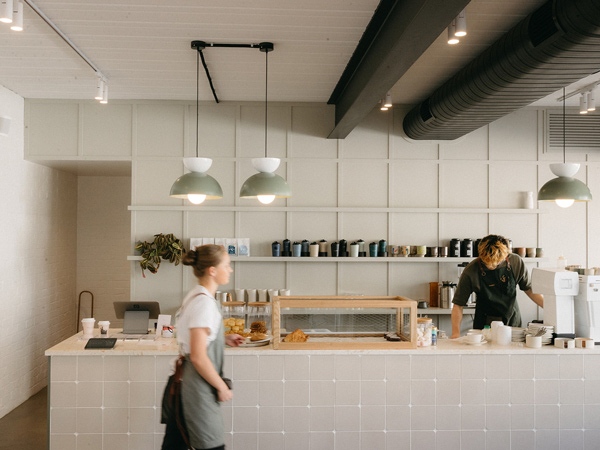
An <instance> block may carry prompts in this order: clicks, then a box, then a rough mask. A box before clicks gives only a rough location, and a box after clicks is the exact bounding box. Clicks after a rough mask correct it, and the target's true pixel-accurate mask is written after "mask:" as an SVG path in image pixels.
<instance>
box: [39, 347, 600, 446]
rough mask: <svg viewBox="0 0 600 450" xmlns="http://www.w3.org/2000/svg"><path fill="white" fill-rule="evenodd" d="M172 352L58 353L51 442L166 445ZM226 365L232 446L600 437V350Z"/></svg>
mask: <svg viewBox="0 0 600 450" xmlns="http://www.w3.org/2000/svg"><path fill="white" fill-rule="evenodd" d="M172 360H173V357H169V356H104V357H87V356H80V357H52V391H51V393H52V396H51V404H52V408H51V412H50V414H51V433H52V439H51V442H52V444H53V445H52V448H51V450H55V449H60V450H80V449H84V448H87V447H86V446H87V445H88V444H89V443H90V442H93V443H94V444H93V447H92V448H95V449H97V450H100V449H106V450H138V449H139V450H148V449H151V448H154V449H156V450H158V449H160V445H161V443H162V436H163V433H164V426H163V425H161V424H160V423H159V422H160V400H161V398H162V392H163V388H164V382H165V380H166V377H167V374H168V372H169V367H170V364H171V362H172ZM226 375H227V376H231V377H232V378H233V379H234V380H235V381H234V399H233V401H232V402H231V403H230V404H226V406H223V408H222V411H223V416H224V419H225V428H226V446H227V448H229V449H232V450H282V449H298V450H333V449H340V450H348V449H349V450H393V449H398V448H406V449H409V448H410V449H427V450H431V449H440V450H453V449H456V450H471V449H473V450H480V449H482V448H487V449H502V450H507V449H511V450H531V449H538V448H539V449H549V450H553V449H556V450H559V449H562V450H572V449H586V450H592V449H597V448H598V440H597V438H598V437H599V435H600V394H598V393H599V392H600V355H585V356H584V355H581V354H579V355H558V354H551V355H532V354H527V355H519V354H512V355H507V354H485V355H484V354H463V355H457V354H452V355H444V354H434V355H416V354H410V355H409V354H399V353H395V354H363V355H356V354H353V355H340V354H337V355H332V354H324V355H318V354H316V355H293V354H289V353H288V354H285V355H260V356H257V355H237V354H236V355H229V356H227V357H226ZM76 407H77V408H78V409H77V410H76V409H75V408H76Z"/></svg>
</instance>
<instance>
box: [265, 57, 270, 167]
mask: <svg viewBox="0 0 600 450" xmlns="http://www.w3.org/2000/svg"><path fill="white" fill-rule="evenodd" d="M268 80H269V52H268V51H266V52H265V158H266V157H267V128H268V126H267V110H268V106H267V105H268V86H269V82H268Z"/></svg>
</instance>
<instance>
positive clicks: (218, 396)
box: [163, 245, 244, 450]
mask: <svg viewBox="0 0 600 450" xmlns="http://www.w3.org/2000/svg"><path fill="white" fill-rule="evenodd" d="M182 262H183V264H184V265H186V266H192V267H193V269H194V275H195V276H196V278H197V279H198V285H197V286H195V287H194V288H193V289H192V290H191V291H190V292H189V293H188V294H187V296H186V297H185V299H184V300H183V303H182V305H181V308H180V309H179V311H178V312H177V315H176V318H177V340H178V343H179V348H180V353H181V354H182V355H184V356H185V361H184V363H183V378H182V382H181V403H182V409H183V418H184V419H185V427H186V428H187V432H188V437H189V444H190V446H191V447H192V448H193V449H195V450H196V449H197V450H199V449H210V450H220V449H224V448H225V444H224V426H223V417H222V414H221V407H220V402H226V401H228V400H231V399H232V398H233V393H232V391H231V390H230V389H229V387H228V386H227V384H226V383H225V381H223V378H222V375H223V359H224V349H225V344H227V345H229V346H231V347H237V346H238V345H240V344H242V343H243V342H244V338H243V337H242V336H240V335H238V334H229V335H227V336H226V335H225V334H224V329H223V320H222V316H221V308H220V305H219V304H218V302H217V300H215V292H216V291H217V288H218V287H219V285H224V284H227V283H229V277H230V274H231V273H232V272H233V269H232V268H231V265H230V259H229V255H227V253H226V252H225V250H224V249H223V247H221V246H217V245H202V246H200V247H196V249H195V250H190V251H188V252H187V253H186V254H185V255H184V257H183V260H182ZM169 431H170V430H169V429H167V435H168V434H169ZM167 435H165V440H166V439H167ZM163 448H165V443H163Z"/></svg>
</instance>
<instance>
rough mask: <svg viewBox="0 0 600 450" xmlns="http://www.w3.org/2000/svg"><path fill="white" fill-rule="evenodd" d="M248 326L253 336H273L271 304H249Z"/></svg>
mask: <svg viewBox="0 0 600 450" xmlns="http://www.w3.org/2000/svg"><path fill="white" fill-rule="evenodd" d="M247 323H248V325H249V328H250V337H252V335H262V334H265V335H271V303H269V302H252V303H248V322H247Z"/></svg>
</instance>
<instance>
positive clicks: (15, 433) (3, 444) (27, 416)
mask: <svg viewBox="0 0 600 450" xmlns="http://www.w3.org/2000/svg"><path fill="white" fill-rule="evenodd" d="M47 402H48V388H44V389H42V390H41V391H40V392H38V393H37V394H35V395H34V396H33V397H31V398H30V399H29V400H27V401H26V402H25V403H23V404H22V405H20V406H18V407H17V408H15V409H14V410H12V411H11V412H9V413H8V414H7V415H6V416H4V417H2V418H1V419H0V436H1V437H0V450H9V449H11V450H15V449H18V450H45V449H46V448H47V447H48V433H47V416H48V412H47Z"/></svg>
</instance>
